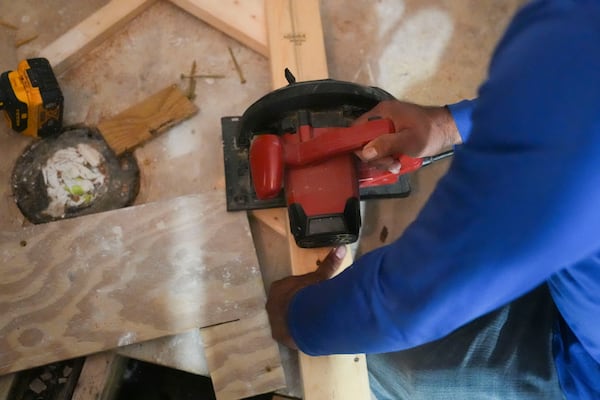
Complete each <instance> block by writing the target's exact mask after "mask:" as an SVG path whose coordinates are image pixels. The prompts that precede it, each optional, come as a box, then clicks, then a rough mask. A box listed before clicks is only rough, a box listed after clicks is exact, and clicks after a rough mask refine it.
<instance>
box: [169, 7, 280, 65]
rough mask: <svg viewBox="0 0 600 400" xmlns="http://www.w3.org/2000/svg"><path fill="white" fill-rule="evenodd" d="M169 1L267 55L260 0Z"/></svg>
mask: <svg viewBox="0 0 600 400" xmlns="http://www.w3.org/2000/svg"><path fill="white" fill-rule="evenodd" d="M171 2H172V3H173V4H175V5H177V6H179V7H181V8H182V9H184V10H185V11H187V12H189V13H190V14H192V15H193V16H195V17H196V18H199V19H201V20H203V21H204V22H206V23H207V24H209V25H210V26H212V27H213V28H216V29H217V30H219V31H221V32H223V33H225V34H226V35H229V36H231V37H232V38H234V39H236V40H237V41H239V42H240V43H242V44H244V45H246V46H247V47H249V48H251V49H252V50H254V51H256V52H257V53H259V54H262V55H263V56H265V57H268V56H269V50H268V46H267V28H266V24H265V10H264V0H244V1H239V0H171Z"/></svg>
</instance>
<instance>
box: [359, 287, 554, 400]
mask: <svg viewBox="0 0 600 400" xmlns="http://www.w3.org/2000/svg"><path fill="white" fill-rule="evenodd" d="M507 284H510V282H507ZM556 312H557V311H556V309H555V307H554V303H553V302H552V298H551V297H550V294H549V292H548V289H547V287H546V286H545V285H544V286H542V287H539V288H538V289H536V290H534V291H532V292H530V293H529V294H527V295H525V296H523V297H521V298H519V299H517V300H515V301H514V302H512V303H510V304H508V305H506V306H505V307H503V308H501V309H499V310H496V311H494V312H492V313H490V314H488V315H485V316H483V317H481V318H478V319H477V320H475V321H473V322H471V323H469V324H467V325H465V326H463V327H461V328H460V329H458V330H456V331H455V332H453V333H452V334H450V335H448V336H447V337H445V338H443V339H440V340H437V341H435V342H431V343H427V344H425V345H422V346H419V347H416V348H413V349H409V350H405V351H400V352H397V353H387V354H373V355H368V356H367V365H368V367H369V381H370V384H371V390H372V392H373V394H374V395H375V397H376V398H377V400H401V399H410V400H421V399H422V400H436V399H440V400H441V399H443V400H455V399H456V400H469V399H477V400H479V399H499V400H500V399H501V400H507V399H509V400H510V399H544V400H553V399H564V397H563V395H562V393H561V391H560V386H559V384H558V380H557V376H556V370H555V368H554V361H553V358H552V345H551V334H552V324H553V320H554V317H555V315H556Z"/></svg>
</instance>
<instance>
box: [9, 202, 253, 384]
mask: <svg viewBox="0 0 600 400" xmlns="http://www.w3.org/2000/svg"><path fill="white" fill-rule="evenodd" d="M224 199H225V196H224V194H223V193H221V192H212V193H207V194H200V195H192V196H185V197H179V198H175V199H173V200H168V201H163V202H157V203H149V204H145V205H141V206H136V207H130V208H126V209H121V210H116V211H111V212H106V213H101V214H95V215H90V216H85V217H80V218H76V219H71V220H65V221H59V222H53V223H49V224H44V225H36V226H32V227H29V228H25V229H23V230H21V231H17V232H1V233H0V261H1V262H0V275H1V276H2V277H3V280H2V283H0V374H4V373H8V372H11V371H17V370H21V369H25V368H30V367H34V366H38V365H43V364H47V363H50V362H54V361H58V360H62V359H68V358H73V357H77V356H82V355H87V354H91V353H95V352H99V351H102V350H106V349H111V348H115V347H118V346H123V345H127V344H131V343H136V342H141V341H145V340H149V339H154V338H158V337H162V336H167V335H172V334H177V333H181V332H184V331H187V330H190V329H193V328H195V327H205V326H210V325H213V324H218V323H222V322H226V321H232V320H235V319H239V318H242V317H244V316H247V315H250V314H252V313H253V312H254V311H255V310H256V309H257V308H260V309H262V308H263V307H264V298H257V297H256V293H257V292H259V291H260V290H262V282H261V279H260V271H259V268H258V265H256V264H253V263H252V262H253V260H252V259H250V260H249V259H248V258H247V257H246V255H247V254H249V249H248V248H247V244H248V242H249V241H248V240H247V239H248V236H249V235H250V232H249V228H248V225H247V219H246V216H245V215H244V214H240V213H227V212H226V211H225V205H224V201H225V200H224ZM252 250H253V249H252ZM250 254H252V253H250ZM254 260H255V259H254Z"/></svg>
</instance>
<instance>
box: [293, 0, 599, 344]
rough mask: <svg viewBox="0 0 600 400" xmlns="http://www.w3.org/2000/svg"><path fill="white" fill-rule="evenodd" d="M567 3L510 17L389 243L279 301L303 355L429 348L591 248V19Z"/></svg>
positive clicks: (594, 240) (594, 67)
mask: <svg viewBox="0 0 600 400" xmlns="http://www.w3.org/2000/svg"><path fill="white" fill-rule="evenodd" d="M567 3H568V4H571V3H572V2H568V1H560V2H554V3H553V2H537V3H535V4H534V5H532V6H529V7H526V8H525V9H524V10H522V11H521V12H520V13H519V14H518V16H517V17H516V18H515V20H514V21H513V23H512V24H511V26H510V27H509V30H508V32H507V34H506V35H505V37H504V39H503V40H502V42H501V43H500V45H499V47H498V49H497V51H496V53H495V55H494V58H493V60H492V63H491V66H490V73H489V79H488V81H487V82H486V83H485V84H484V85H483V86H482V88H481V89H480V92H479V97H478V100H477V102H476V105H475V106H474V109H473V111H472V128H471V129H470V132H471V136H470V138H469V140H468V141H466V142H465V144H463V145H462V146H458V147H457V148H456V152H455V156H454V159H453V161H452V164H451V166H450V169H449V171H448V173H447V174H446V175H445V176H444V177H443V178H442V179H441V180H440V182H439V184H438V186H437V188H436V190H435V191H434V193H433V194H432V196H431V197H430V199H429V201H428V202H427V204H426V205H425V207H424V208H423V210H422V211H421V213H420V214H419V215H418V217H417V219H416V220H415V221H414V222H413V223H412V224H411V225H410V226H409V227H408V229H407V230H406V232H405V233H404V234H403V235H402V237H400V238H399V239H398V240H397V241H395V242H394V243H392V244H391V245H388V246H384V247H382V248H380V249H377V250H375V251H372V252H370V253H367V254H365V255H364V256H363V257H361V258H359V259H357V260H356V261H355V263H354V264H353V265H352V266H351V267H349V268H348V269H347V270H346V271H344V272H343V273H341V274H340V275H338V276H337V277H335V278H333V279H331V280H328V281H324V282H321V283H319V284H317V285H313V286H309V287H307V288H305V289H303V290H301V291H299V292H298V293H297V295H296V296H295V297H294V298H293V299H292V302H291V304H290V307H289V310H288V325H289V328H290V332H291V335H292V336H293V338H294V340H295V341H296V343H297V344H298V346H299V347H300V349H301V350H302V351H304V352H305V353H308V354H311V355H324V354H332V353H357V352H367V353H374V352H387V351H394V350H401V349H406V348H409V347H413V346H417V345H420V344H423V343H425V342H428V341H432V340H435V339H438V338H440V337H442V336H445V335H447V334H448V333H450V332H452V331H453V330H455V329H456V328H458V327H460V326H461V325H463V324H465V323H467V322H469V321H471V320H473V319H474V318H476V317H478V316H481V315H483V314H485V313H487V312H489V311H491V310H493V309H495V308H497V307H499V306H501V305H503V304H505V303H507V302H509V301H511V300H513V299H515V298H516V297H518V296H520V295H522V294H524V293H525V292H527V291H529V290H530V289H532V288H534V287H535V286H537V285H539V284H540V283H542V282H544V281H545V280H546V279H547V278H548V277H549V276H550V275H552V274H553V273H555V272H556V271H559V270H561V269H562V268H564V267H566V266H569V265H572V264H574V263H576V262H577V261H578V260H581V259H583V258H585V257H587V256H589V255H591V254H594V253H595V252H597V251H598V250H599V249H600V212H598V205H599V204H600V178H599V175H598V171H600V162H599V161H598V160H600V157H599V156H598V155H599V154H600V113H599V110H600V108H599V105H600V90H598V82H600V52H599V51H598V44H599V43H600V28H599V27H600V11H599V7H598V5H597V4H598V3H595V4H594V3H593V2H583V4H586V5H587V6H586V7H583V6H582V7H576V6H574V5H573V6H572V7H570V8H569V7H566V6H565V4H567ZM548 4H550V5H548ZM552 4H559V6H553V5H552ZM593 323H597V322H593ZM599 329H600V327H599Z"/></svg>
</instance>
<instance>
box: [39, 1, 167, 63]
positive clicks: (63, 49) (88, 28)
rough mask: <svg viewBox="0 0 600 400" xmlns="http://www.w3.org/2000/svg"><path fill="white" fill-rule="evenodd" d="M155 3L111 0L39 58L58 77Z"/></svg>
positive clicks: (45, 49)
mask: <svg viewBox="0 0 600 400" xmlns="http://www.w3.org/2000/svg"><path fill="white" fill-rule="evenodd" d="M155 1H156V0H111V1H110V2H109V3H108V4H106V5H105V6H104V7H102V8H101V9H99V10H98V11H96V12H95V13H94V14H92V15H91V16H89V17H88V18H86V19H85V20H83V21H82V22H80V23H79V24H77V25H76V26H75V27H73V28H72V29H70V30H69V31H68V32H67V33H65V34H64V35H62V36H61V37H60V38H58V39H57V40H56V41H54V42H53V43H51V44H50V45H49V46H46V47H45V48H44V49H43V50H42V52H41V54H40V57H45V58H47V59H48V60H49V61H50V64H52V68H53V69H54V72H55V73H56V74H61V73H63V72H65V71H66V70H68V69H69V68H71V67H72V66H74V65H75V64H76V63H78V62H79V61H81V60H82V59H84V56H85V55H86V53H87V52H89V51H90V50H92V49H93V48H95V47H96V46H98V45H99V44H100V43H102V42H103V41H104V40H105V39H106V38H108V37H109V36H110V35H112V34H113V33H115V32H116V31H118V30H119V29H121V28H122V27H124V26H125V25H127V23H128V22H129V21H131V20H132V19H133V18H135V17H136V16H138V15H139V14H141V13H142V12H143V11H144V10H146V9H147V8H148V7H150V6H151V5H152V4H153V3H154V2H155Z"/></svg>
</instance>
